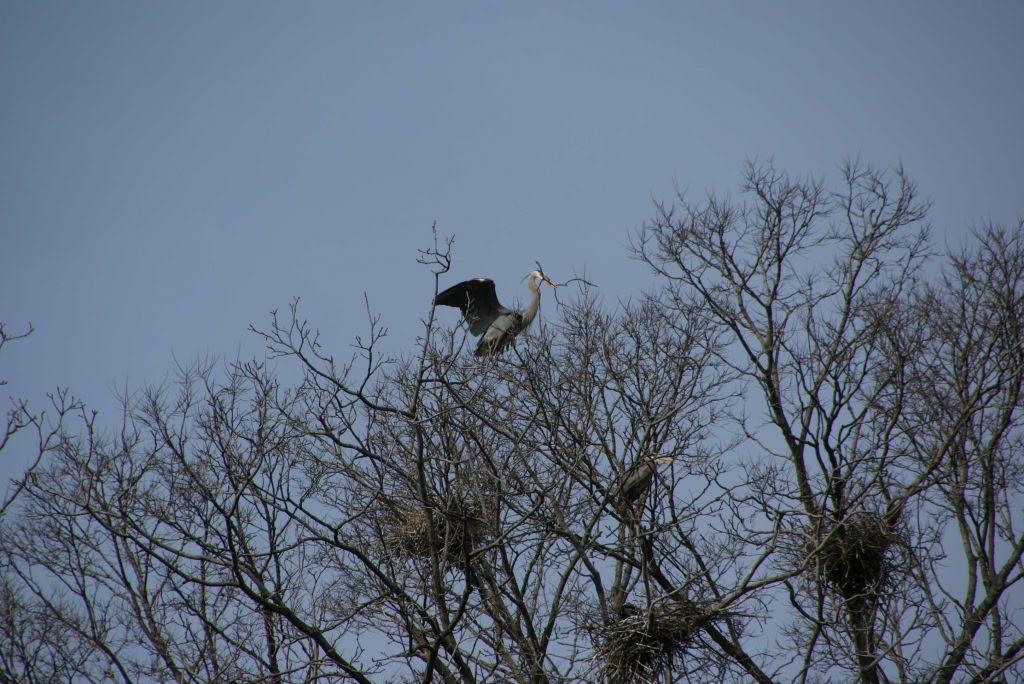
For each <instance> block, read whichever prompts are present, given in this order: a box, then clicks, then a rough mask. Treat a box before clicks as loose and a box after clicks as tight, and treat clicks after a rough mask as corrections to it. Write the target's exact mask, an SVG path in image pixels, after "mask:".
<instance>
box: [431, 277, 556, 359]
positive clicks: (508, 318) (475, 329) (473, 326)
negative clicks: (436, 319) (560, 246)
mask: <svg viewBox="0 0 1024 684" xmlns="http://www.w3.org/2000/svg"><path fill="white" fill-rule="evenodd" d="M526 279H527V284H528V285H529V286H530V292H531V293H532V297H531V299H530V304H529V306H527V307H526V308H525V309H522V310H518V311H517V310H516V309H507V308H505V307H504V306H502V305H501V304H500V303H499V302H498V295H497V294H495V292H494V281H493V280H491V279H489V278H473V279H472V280H466V281H464V282H461V283H459V284H458V285H452V286H451V287H449V288H448V289H447V290H445V291H444V292H442V293H441V294H439V295H437V297H435V298H434V304H435V305H438V304H439V305H441V306H454V307H457V308H459V309H460V310H461V311H462V315H463V316H464V317H465V318H466V322H467V323H468V324H469V331H470V332H471V333H473V334H474V335H482V337H481V338H480V342H479V343H478V344H477V345H476V351H475V352H473V355H474V356H482V355H484V354H497V353H499V352H501V351H503V350H504V349H505V348H506V347H507V346H508V345H509V344H513V345H514V344H515V337H516V335H518V334H519V333H521V332H522V331H523V330H525V329H526V328H527V327H528V326H529V325H530V324H531V323H533V319H534V318H535V317H536V316H537V309H539V308H540V283H547V284H548V285H550V286H551V287H555V284H554V283H553V282H551V281H550V280H548V277H547V276H546V275H544V273H543V272H541V271H530V275H528V276H526Z"/></svg>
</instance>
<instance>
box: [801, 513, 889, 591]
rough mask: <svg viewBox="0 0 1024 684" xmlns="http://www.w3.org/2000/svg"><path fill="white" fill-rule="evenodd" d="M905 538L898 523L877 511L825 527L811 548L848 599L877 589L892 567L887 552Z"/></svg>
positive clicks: (824, 572)
mask: <svg viewBox="0 0 1024 684" xmlns="http://www.w3.org/2000/svg"><path fill="white" fill-rule="evenodd" d="M900 541H901V536H900V534H899V533H898V532H897V531H896V529H895V527H894V525H892V524H890V523H889V522H887V521H886V520H885V518H884V517H883V516H882V515H880V514H878V513H875V512H873V511H861V512H858V513H853V514H851V515H849V516H847V517H846V519H845V520H843V521H842V522H839V523H835V524H832V525H830V526H827V527H825V528H823V529H822V534H821V536H820V537H818V541H817V542H813V541H811V542H809V543H808V547H809V549H808V551H809V553H810V554H812V555H816V556H817V559H816V560H817V562H818V568H819V569H820V572H821V575H822V576H823V577H824V579H825V580H826V581H828V582H829V583H830V584H832V585H833V586H835V587H836V588H837V589H838V590H839V593H840V594H842V595H843V597H845V598H851V597H854V596H858V595H861V594H864V593H865V592H868V591H877V589H878V588H879V587H880V586H881V585H882V584H883V583H884V582H885V580H886V578H887V577H888V574H889V571H890V570H891V567H890V566H891V565H892V563H891V561H890V559H889V557H888V556H889V554H887V552H888V551H889V550H890V548H892V547H893V546H894V545H895V544H898V543H899V542H900Z"/></svg>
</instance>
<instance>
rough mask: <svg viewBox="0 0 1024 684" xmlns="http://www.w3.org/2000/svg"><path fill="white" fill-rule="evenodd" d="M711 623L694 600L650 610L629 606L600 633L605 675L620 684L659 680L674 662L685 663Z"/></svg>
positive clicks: (600, 630)
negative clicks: (695, 641)
mask: <svg viewBox="0 0 1024 684" xmlns="http://www.w3.org/2000/svg"><path fill="white" fill-rule="evenodd" d="M707 620H708V615H707V614H706V613H705V612H704V611H703V610H702V609H701V608H700V607H698V606H697V605H696V604H694V603H692V602H691V601H674V602H672V603H668V604H665V605H658V606H654V607H652V608H650V609H649V610H647V609H643V608H637V607H636V606H633V605H631V604H626V605H625V606H623V608H622V610H621V611H620V614H619V616H618V617H617V618H615V619H614V620H612V621H611V622H610V623H608V624H606V625H604V626H602V627H600V628H598V629H597V630H596V634H595V637H596V641H597V643H598V649H597V657H598V659H599V660H600V662H601V675H602V676H603V677H604V678H605V679H607V681H609V682H613V683H616V684H617V683H619V682H632V681H653V680H655V679H656V678H657V677H659V676H660V675H661V673H662V672H664V671H665V670H666V669H668V668H670V667H671V666H672V663H673V661H678V662H679V663H682V659H683V656H684V653H685V650H686V646H687V644H688V643H689V642H690V641H691V640H692V639H693V637H694V636H695V635H696V633H697V631H698V630H699V629H700V627H701V625H702V624H704V623H705V622H707Z"/></svg>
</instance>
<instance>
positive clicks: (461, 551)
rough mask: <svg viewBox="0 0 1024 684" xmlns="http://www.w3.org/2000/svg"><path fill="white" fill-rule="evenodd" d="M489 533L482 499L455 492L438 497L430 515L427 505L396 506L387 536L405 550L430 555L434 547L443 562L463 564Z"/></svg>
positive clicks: (392, 544) (389, 540)
mask: <svg viewBox="0 0 1024 684" xmlns="http://www.w3.org/2000/svg"><path fill="white" fill-rule="evenodd" d="M487 537H488V534H487V524H486V520H485V518H484V510H483V506H481V504H480V501H479V500H477V499H473V498H461V497H459V496H457V495H451V496H447V497H434V498H433V499H432V500H431V503H430V515H429V516H428V515H427V511H426V509H425V508H424V507H423V506H404V507H397V508H394V509H392V511H391V512H390V520H389V521H388V530H387V533H386V535H385V540H386V541H387V543H388V545H390V546H393V547H395V548H397V549H399V550H400V551H402V552H404V553H405V554H408V555H411V556H421V557H429V556H430V554H431V552H432V551H433V552H437V554H438V556H439V557H440V558H441V560H442V561H443V562H446V563H452V564H454V565H457V566H460V567H461V566H463V565H464V564H465V563H466V562H467V561H468V560H469V555H470V553H471V552H472V550H473V549H474V548H476V547H477V546H480V545H481V544H483V543H484V542H485V541H486V539H487Z"/></svg>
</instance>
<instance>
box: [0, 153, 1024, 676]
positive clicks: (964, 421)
mask: <svg viewBox="0 0 1024 684" xmlns="http://www.w3.org/2000/svg"><path fill="white" fill-rule="evenodd" d="M742 189H743V195H742V199H741V200H740V201H738V202H734V201H732V200H723V199H721V198H718V197H715V196H709V197H708V198H706V199H705V200H704V201H702V202H701V203H698V204H690V203H688V201H687V200H686V198H685V197H681V198H680V199H679V202H678V203H677V204H675V205H674V206H672V207H669V206H663V207H660V208H659V212H658V216H657V217H656V219H655V220H654V221H652V222H651V223H650V224H648V225H647V226H646V227H645V228H644V229H643V230H642V231H641V232H640V233H638V234H637V236H636V241H635V244H634V249H633V251H634V255H635V256H637V257H638V258H640V259H642V260H644V261H645V262H647V263H648V264H650V265H651V266H652V268H654V269H655V272H656V273H658V274H659V276H660V278H661V283H662V285H661V287H660V289H657V290H654V291H652V292H649V293H646V294H643V295H638V296H637V297H636V298H635V300H634V301H632V302H630V303H628V304H623V305H620V306H619V307H617V308H616V309H614V310H612V311H609V310H607V309H605V308H604V307H603V306H602V305H601V303H600V300H599V299H598V297H597V294H596V290H595V289H594V288H593V287H591V286H589V285H587V284H585V283H582V284H581V285H580V287H579V288H578V289H577V290H575V291H574V292H572V293H569V294H560V296H559V301H558V306H557V312H556V315H549V316H548V317H547V320H546V321H545V322H543V324H542V325H540V326H539V327H537V328H535V329H533V332H532V333H530V334H527V335H526V336H525V337H524V338H523V339H522V341H521V343H520V344H519V346H518V347H517V348H513V349H510V350H508V351H507V352H506V353H505V354H504V355H499V356H493V357H484V358H473V357H472V356H471V355H470V354H469V353H467V352H466V351H465V350H464V349H463V346H464V344H465V342H466V339H467V338H466V335H465V329H464V328H463V327H460V328H456V329H455V330H449V329H444V328H441V327H439V326H437V325H436V324H435V321H434V318H433V312H432V311H430V312H428V313H427V316H426V318H425V319H424V321H423V323H424V334H423V336H422V338H421V339H420V340H419V342H418V345H417V348H416V349H415V351H414V352H410V354H409V355H406V356H400V357H387V356H381V354H380V348H381V346H382V345H381V340H382V338H383V336H384V329H383V328H382V327H381V326H380V322H379V320H378V319H377V318H376V317H374V316H373V315H372V314H369V313H368V334H367V335H366V336H365V337H361V338H356V345H355V347H354V351H353V353H351V355H349V356H347V357H344V358H343V357H341V356H339V355H338V354H337V353H334V352H332V351H329V349H334V348H336V346H335V345H333V344H332V345H328V344H327V343H326V342H325V341H322V340H321V339H320V336H319V333H318V332H317V330H316V328H315V327H313V326H311V325H310V324H309V323H308V322H307V321H306V320H305V319H303V318H302V316H301V314H300V311H299V307H298V303H297V302H295V303H293V304H292V306H291V307H290V309H289V310H288V311H287V312H285V313H284V314H282V315H278V314H276V313H275V314H274V316H273V318H272V319H271V321H270V324H269V326H268V327H267V328H266V329H261V330H255V332H256V334H257V335H259V336H261V338H262V339H263V340H264V341H265V342H266V345H267V348H268V355H269V357H270V360H269V361H268V362H267V364H264V363H255V362H253V363H239V364H234V365H231V366H228V367H227V368H224V369H218V368H215V367H212V366H210V365H202V364H196V365H192V366H188V367H183V368H179V369H178V371H179V373H178V380H177V382H176V383H175V384H173V385H170V386H162V387H151V388H145V389H143V390H140V391H139V392H137V393H136V394H134V395H132V396H127V397H125V398H124V412H123V417H122V420H121V425H120V426H119V427H118V429H116V430H113V431H111V430H109V429H108V430H103V429H101V428H100V427H99V425H98V423H97V418H96V416H94V415H92V414H90V413H88V412H86V410H85V408H84V407H82V406H81V405H80V404H77V403H75V402H72V401H70V400H64V399H59V398H60V397H66V395H62V394H59V395H56V396H57V397H58V402H57V407H58V410H57V412H56V417H55V419H54V420H53V421H49V420H45V419H43V418H39V419H36V422H35V423H33V424H34V425H37V427H38V428H39V432H40V435H42V436H43V438H42V439H41V440H40V441H39V444H38V450H37V454H36V455H37V456H38V457H39V459H40V460H39V463H38V465H37V466H35V468H34V470H33V472H32V473H31V474H29V475H27V476H26V477H25V478H23V479H21V480H19V481H18V482H17V483H16V489H15V490H14V492H15V495H16V498H15V499H14V502H13V503H12V504H11V505H9V506H8V507H7V509H6V511H5V512H3V513H2V517H0V564H2V567H3V583H2V586H0V620H3V624H4V632H5V633H9V634H11V635H13V638H11V639H9V640H7V641H6V642H5V643H4V644H3V645H0V676H2V677H3V678H4V679H7V680H11V681H44V680H45V681H51V680H54V679H68V680H70V679H76V678H81V679H89V680H96V681H99V680H102V679H111V680H113V681H135V680H139V679H160V680H175V681H180V682H184V681H223V680H242V679H244V680H270V681H289V682H290V681H309V682H312V681H375V680H381V679H386V680H392V681H424V682H428V681H435V680H436V681H443V682H466V681H516V682H547V681H562V680H566V681H569V680H571V681H608V682H626V681H665V682H670V681H673V682H687V681H693V682H707V681H723V680H725V681H751V680H753V681H759V682H773V681H791V680H793V679H794V678H796V679H799V680H801V681H819V680H827V679H835V678H856V679H860V680H862V681H866V682H883V681H896V680H899V681H911V680H920V679H927V678H936V679H942V680H944V681H952V680H958V681H959V680H961V679H964V678H967V679H972V678H973V679H976V680H978V681H992V680H995V679H998V678H1000V677H1005V676H1006V674H1007V673H1009V672H1014V673H1018V672H1020V670H1021V668H1020V655H1019V654H1020V651H1021V646H1022V645H1024V642H1022V639H1021V633H1020V631H1019V630H1018V629H1017V628H1016V627H1015V621H1014V619H1013V610H1014V609H1016V608H1019V605H1018V604H1015V603H1014V602H1013V598H1012V596H1013V591H1012V590H1013V588H1014V585H1015V584H1016V583H1017V582H1018V581H1019V580H1020V574H1021V570H1022V566H1021V554H1022V552H1024V541H1022V539H1021V537H1020V532H1019V531H1018V530H1019V529H1020V527H1021V522H1022V521H1021V520H1020V519H1019V518H1020V505H1021V501H1022V499H1024V497H1022V496H1021V491H1020V489H1021V485H1020V482H1021V481H1022V478H1021V477H1020V468H1021V463H1020V458H1021V457H1020V453H1021V449H1020V443H1019V440H1020V439H1021V433H1020V428H1019V425H1018V422H1019V421H1020V410H1021V402H1020V389H1021V371H1022V363H1024V359H1022V356H1021V355H1022V353H1024V352H1022V343H1021V330H1022V325H1021V321H1022V299H1024V287H1022V286H1021V277H1022V276H1024V249H1022V246H1024V242H1022V241H1024V225H1022V226H1018V227H1017V229H1016V230H1015V231H1006V230H1002V229H999V228H997V227H994V226H988V227H986V228H984V229H982V230H980V231H977V233H976V238H975V241H976V242H977V245H976V246H970V247H967V248H965V249H964V250H963V251H962V252H961V253H959V254H958V255H955V256H953V257H950V258H949V260H948V267H947V269H946V270H945V271H944V272H943V274H942V275H941V277H938V278H934V277H931V275H930V274H931V273H933V272H934V270H933V271H929V270H928V268H926V266H927V265H928V264H929V261H928V260H929V258H930V255H929V251H928V249H929V243H928V240H927V230H926V228H927V226H926V224H925V213H926V208H927V207H926V205H925V204H924V203H922V202H921V201H920V200H918V199H917V197H916V190H915V188H914V187H913V185H912V184H911V183H910V182H909V181H908V180H907V179H906V178H905V176H904V175H903V172H902V170H900V169H895V170H893V171H890V172H878V171H876V170H874V169H871V168H866V167H861V166H858V165H853V164H851V165H848V166H847V167H845V169H844V172H843V180H842V184H841V187H840V189H839V190H837V191H833V190H829V189H827V188H826V186H825V184H824V182H823V181H801V182H796V181H793V180H791V179H790V178H788V177H787V176H786V175H785V174H782V173H780V172H778V171H776V170H775V169H774V168H772V167H771V165H760V166H759V165H750V166H748V168H747V171H746V177H745V183H744V185H743V188H742ZM450 246H451V243H450V242H449V243H447V244H445V243H442V244H436V243H435V245H434V246H433V247H431V248H430V249H428V250H426V251H424V252H423V253H422V254H421V259H420V261H421V263H423V264H424V265H425V266H426V267H427V268H429V269H431V271H432V272H433V274H434V277H435V281H434V285H435V291H436V289H437V283H438V278H439V277H440V276H441V275H442V274H444V273H446V272H447V271H448V269H449V266H450ZM558 292H559V293H564V292H565V290H562V289H559V290H558ZM268 364H269V365H268ZM275 369H277V370H275ZM286 376H288V377H294V378H295V379H294V380H293V381H291V382H284V380H283V378H284V377H286ZM62 401H63V403H61V402H62ZM26 415H27V414H26ZM43 426H45V427H43ZM655 457H671V458H672V461H671V463H663V464H660V465H659V467H658V468H656V469H654V470H653V471H652V472H653V478H652V481H651V484H650V488H649V490H646V491H643V490H642V489H641V490H636V491H631V492H629V495H628V496H626V495H624V493H623V492H621V491H620V486H621V483H622V482H623V481H624V476H625V474H626V473H627V472H629V470H630V469H631V468H632V467H634V466H636V465H637V464H644V463H650V462H651V460H652V459H653V458H655ZM956 535H959V540H960V542H958V543H954V539H956ZM956 554H959V556H957V555H956ZM952 557H958V558H960V559H961V561H960V562H961V565H963V566H964V567H965V569H966V570H965V573H966V574H964V573H958V572H955V571H950V569H949V568H948V563H949V559H950V558H952ZM943 563H946V564H947V565H946V566H944V565H943ZM1018 603H1019V602H1018Z"/></svg>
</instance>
